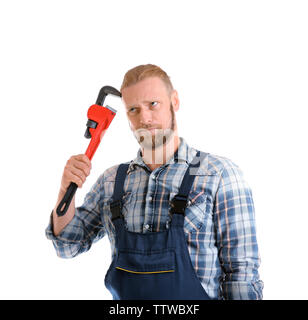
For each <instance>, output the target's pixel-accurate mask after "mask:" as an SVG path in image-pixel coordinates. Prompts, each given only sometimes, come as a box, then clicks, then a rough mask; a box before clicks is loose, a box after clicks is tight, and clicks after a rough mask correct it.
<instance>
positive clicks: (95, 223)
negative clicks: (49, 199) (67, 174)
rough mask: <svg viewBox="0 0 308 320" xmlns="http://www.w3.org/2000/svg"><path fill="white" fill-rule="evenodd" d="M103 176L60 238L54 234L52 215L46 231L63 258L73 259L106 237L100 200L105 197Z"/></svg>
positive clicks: (87, 195)
mask: <svg viewBox="0 0 308 320" xmlns="http://www.w3.org/2000/svg"><path fill="white" fill-rule="evenodd" d="M102 180H103V175H101V176H100V177H99V178H98V179H97V181H96V182H95V184H94V185H93V186H92V188H91V190H90V191H89V192H88V193H87V194H86V196H85V198H84V202H83V204H82V205H81V206H80V207H77V208H76V209H75V215H74V217H73V219H72V220H71V221H70V222H69V223H68V224H67V225H66V226H65V227H64V228H63V230H62V231H61V232H60V234H59V235H58V236H55V235H54V233H53V223H52V214H51V216H50V220H49V225H48V226H47V228H46V230H45V234H46V237H47V239H50V240H52V243H53V245H54V247H55V249H56V253H57V255H58V256H59V257H61V258H73V257H75V256H76V255H78V254H80V253H83V252H86V251H88V250H89V249H90V248H91V246H92V244H93V243H94V242H96V241H98V240H99V239H101V238H103V237H104V235H105V228H104V226H103V224H102V219H101V216H100V215H101V213H100V207H99V203H100V199H101V197H102V196H103V193H104V190H103V188H102V185H103V183H102Z"/></svg>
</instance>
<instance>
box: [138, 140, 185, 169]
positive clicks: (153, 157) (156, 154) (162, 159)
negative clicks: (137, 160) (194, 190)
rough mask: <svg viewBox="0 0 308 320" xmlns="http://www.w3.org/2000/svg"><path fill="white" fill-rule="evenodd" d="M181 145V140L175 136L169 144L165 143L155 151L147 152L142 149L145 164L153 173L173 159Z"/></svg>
mask: <svg viewBox="0 0 308 320" xmlns="http://www.w3.org/2000/svg"><path fill="white" fill-rule="evenodd" d="M179 144H180V138H179V136H178V135H176V134H175V135H174V136H173V137H171V139H170V140H169V141H168V142H167V143H164V144H162V145H161V146H159V147H157V148H155V149H152V150H148V149H147V150H145V149H144V148H142V158H143V161H144V163H145V164H146V165H147V166H148V167H149V168H150V169H151V171H153V170H154V169H156V168H158V167H160V166H161V165H163V164H165V163H166V162H168V161H169V159H170V158H172V156H173V155H174V153H175V152H176V150H177V149H178V147H179Z"/></svg>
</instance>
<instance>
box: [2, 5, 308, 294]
mask: <svg viewBox="0 0 308 320" xmlns="http://www.w3.org/2000/svg"><path fill="white" fill-rule="evenodd" d="M307 16H308V8H307V2H306V1H282V0H280V1H271V0H266V1H261V0H258V1H247V0H245V1H204V0H202V1H196V0H191V1H179V0H177V1H171V0H169V1H167V0H164V1H158V0H156V1H151V2H150V1H136V0H130V1H124V0H123V1H119V0H118V1H117V0H112V1H102V0H101V1H91V0H90V1H78V0H74V1H55V0H53V1H33V0H28V1H16V0H15V1H14V0H11V1H1V4H0V32H1V39H0V47H1V48H0V55H1V59H0V92H1V94H0V107H1V127H0V128H1V172H2V173H1V211H0V214H1V222H0V259H1V263H0V298H1V299H111V295H110V294H109V292H108V291H107V289H106V288H105V287H104V276H105V273H106V271H107V269H108V267H109V264H110V247H109V242H108V238H107V237H106V238H104V239H103V240H101V241H100V242H98V243H96V244H95V245H93V247H92V248H91V250H90V251H89V252H87V253H85V254H82V255H80V256H78V257H76V258H75V259H71V260H65V259H60V258H58V257H57V256H56V254H55V250H54V248H53V246H52V243H51V242H50V241H49V240H47V239H46V238H45V228H46V226H47V224H48V221H49V215H50V212H51V209H52V208H53V207H54V205H55V201H56V199H57V194H58V188H59V184H60V180H61V176H62V171H63V168H64V165H65V163H66V161H67V159H68V158H69V157H70V156H71V155H73V154H78V153H84V152H85V150H86V147H87V145H88V142H89V140H87V139H85V138H84V137H83V134H84V131H85V128H86V126H85V125H86V121H87V117H86V112H87V110H88V107H89V106H90V105H91V104H93V103H95V101H96V98H97V94H98V91H99V89H100V88H101V87H102V86H104V85H112V86H115V87H117V88H119V87H120V85H121V82H122V79H123V76H124V73H125V72H126V71H127V70H128V69H130V68H132V67H134V66H136V65H139V64H144V63H154V64H157V65H159V66H161V67H162V68H163V69H165V70H166V71H167V73H168V74H169V75H170V76H171V80H172V82H173V84H174V87H175V88H176V89H177V90H178V92H179V96H180V102H181V105H180V110H179V111H178V113H177V114H176V116H177V121H178V126H179V133H180V135H181V136H183V137H184V138H185V139H186V141H187V142H188V143H189V144H190V145H191V146H193V147H196V148H199V149H201V150H203V151H206V152H211V153H213V154H216V155H221V156H224V157H228V158H230V159H231V160H233V161H234V162H235V163H237V164H238V165H239V166H240V167H241V168H242V170H243V172H244V176H245V177H246V180H247V181H248V184H249V185H250V186H251V188H252V191H253V196H254V202H255V208H256V220H257V236H258V242H259V247H260V253H261V258H262V265H261V268H260V276H261V279H262V280H263V281H264V284H265V287H264V299H307V298H308V293H307V289H306V288H307V286H308V277H307V275H306V273H307V272H306V269H307V263H308V258H307V234H308V224H307V222H308V219H307V213H308V212H307V199H308V197H307V178H308V175H307V160H308V159H307V158H308V157H307V141H306V140H307V114H306V109H307V102H308V97H307V88H308V86H307V85H308V76H307V75H308V63H307V61H308V59H307V57H308V45H307V39H308V38H307V33H308V32H307V30H308V19H307ZM106 102H107V101H106ZM108 104H110V105H111V106H112V107H114V108H115V109H117V110H118V113H117V115H116V118H115V119H114V121H113V122H112V124H111V126H110V128H109V130H108V131H107V133H106V135H105V137H104V139H103V141H102V143H101V145H100V148H99V149H98V151H97V153H96V154H95V156H94V158H93V161H92V167H93V169H92V172H91V176H90V177H89V178H88V180H87V181H86V183H85V184H84V187H83V188H82V189H78V191H77V205H80V204H81V203H82V201H83V197H84V196H85V194H86V192H87V191H88V190H89V189H90V187H91V186H92V185H93V183H94V182H95V181H96V179H97V177H98V176H99V174H101V173H102V172H103V171H104V170H105V169H107V168H108V167H110V166H112V165H114V164H117V163H120V162H124V161H129V160H131V159H132V158H134V157H135V156H136V152H137V150H138V147H139V146H138V144H137V142H136V141H135V139H134V137H133V135H132V133H131V131H130V130H129V127H128V123H127V120H126V115H125V113H124V112H123V111H124V107H123V105H122V102H121V100H120V99H116V100H114V101H111V102H109V103H108Z"/></svg>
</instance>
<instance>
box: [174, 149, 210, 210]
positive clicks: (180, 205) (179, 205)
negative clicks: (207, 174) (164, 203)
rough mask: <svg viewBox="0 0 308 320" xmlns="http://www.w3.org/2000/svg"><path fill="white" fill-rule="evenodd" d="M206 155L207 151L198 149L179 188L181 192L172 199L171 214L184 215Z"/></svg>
mask: <svg viewBox="0 0 308 320" xmlns="http://www.w3.org/2000/svg"><path fill="white" fill-rule="evenodd" d="M206 155H207V153H205V152H201V151H197V153H196V155H195V157H194V159H193V160H192V162H191V163H190V164H189V166H188V168H187V170H186V172H185V175H184V178H183V180H182V183H181V186H180V188H179V193H178V194H177V195H175V196H174V197H173V199H171V201H170V205H171V208H170V213H171V214H173V213H178V214H182V215H184V212H185V208H186V207H187V206H188V201H189V200H188V195H189V192H190V190H191V187H192V184H193V182H194V180H195V176H196V172H197V170H198V168H199V167H200V163H201V162H202V161H203V159H204V158H205V157H206Z"/></svg>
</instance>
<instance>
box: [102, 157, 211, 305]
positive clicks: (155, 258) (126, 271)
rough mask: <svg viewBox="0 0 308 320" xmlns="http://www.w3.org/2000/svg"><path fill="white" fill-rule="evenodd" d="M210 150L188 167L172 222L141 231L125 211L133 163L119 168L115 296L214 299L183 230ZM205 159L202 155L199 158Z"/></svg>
mask: <svg viewBox="0 0 308 320" xmlns="http://www.w3.org/2000/svg"><path fill="white" fill-rule="evenodd" d="M205 155H206V154H205V153H203V152H201V153H200V151H198V152H197V154H196V157H195V158H194V160H193V161H192V162H191V163H190V165H189V167H188V169H187V170H186V172H185V175H184V178H183V181H182V184H181V186H180V189H179V193H178V194H177V195H176V196H175V197H174V198H173V199H172V200H171V209H170V214H171V217H172V220H171V223H170V225H169V228H167V229H166V230H163V231H159V232H149V233H137V232H131V231H128V230H127V229H126V226H125V222H124V217H123V215H122V213H121V203H122V196H123V193H124V191H123V185H124V181H125V177H126V172H127V170H128V166H129V164H121V165H120V166H119V168H118V171H117V175H116V181H115V187H114V193H113V197H112V200H113V202H112V203H111V204H110V209H111V212H112V222H113V224H114V226H115V232H116V237H115V248H116V254H115V256H114V258H113V260H112V262H111V265H110V267H109V269H108V271H107V274H106V277H105V286H106V288H107V289H108V290H109V291H110V292H111V294H112V296H113V299H114V300H154V299H155V300H159V299H161V300H209V299H210V298H209V296H208V295H207V293H206V292H205V290H204V289H203V287H202V285H201V283H200V280H199V279H198V278H197V275H196V272H195V270H194V268H193V266H192V263H191V259H190V256H189V252H188V248H187V243H186V238H185V234H184V230H183V226H184V214H185V208H186V206H187V203H188V194H189V192H190V189H191V186H192V183H193V181H194V178H195V175H191V174H189V173H190V169H191V168H194V169H196V168H198V167H199V165H200V162H201V159H202V158H203V157H204V156H205ZM198 160H199V161H198Z"/></svg>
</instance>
